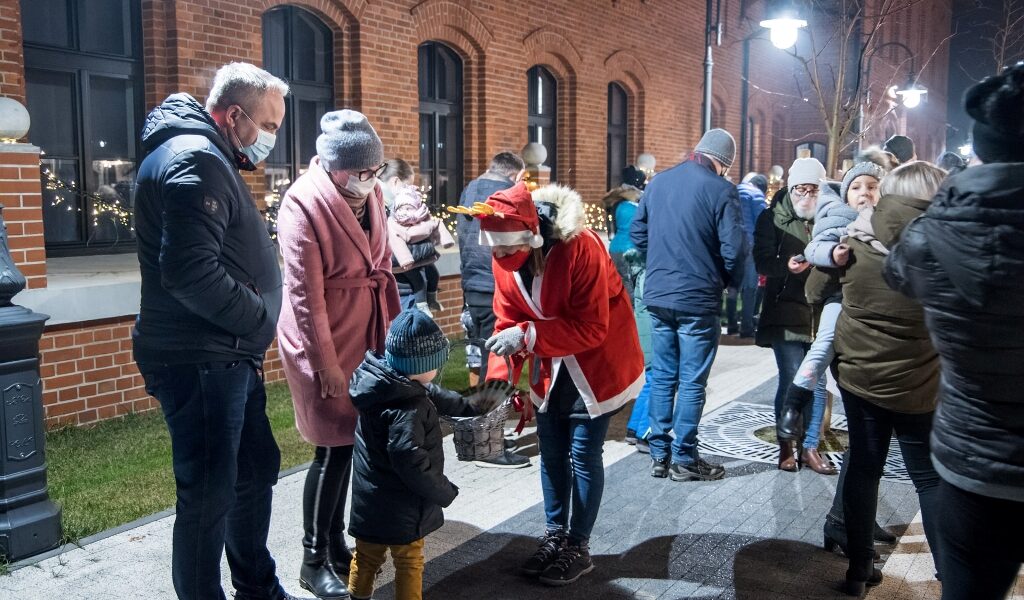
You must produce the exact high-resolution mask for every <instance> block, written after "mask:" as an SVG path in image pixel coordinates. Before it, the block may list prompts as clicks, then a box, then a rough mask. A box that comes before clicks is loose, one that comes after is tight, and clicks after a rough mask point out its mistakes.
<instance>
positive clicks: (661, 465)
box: [651, 458, 668, 479]
mask: <svg viewBox="0 0 1024 600" xmlns="http://www.w3.org/2000/svg"><path fill="white" fill-rule="evenodd" d="M651 477H658V478H659V479H660V478H665V477H668V459H667V458H666V459H665V460H658V459H656V458H652V459H651Z"/></svg>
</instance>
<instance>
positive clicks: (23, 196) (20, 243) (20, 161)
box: [0, 143, 46, 289]
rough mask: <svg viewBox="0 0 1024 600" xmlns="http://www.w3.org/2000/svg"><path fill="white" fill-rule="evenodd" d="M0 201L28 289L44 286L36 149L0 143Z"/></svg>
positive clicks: (41, 201) (39, 190) (42, 241)
mask: <svg viewBox="0 0 1024 600" xmlns="http://www.w3.org/2000/svg"><path fill="white" fill-rule="evenodd" d="M0 204H3V205H4V220H6V221H7V234H8V238H9V244H10V247H11V256H12V257H14V262H15V263H16V264H17V265H18V269H19V270H21V273H22V275H24V276H25V279H27V280H28V288H29V289H32V288H42V287H46V244H45V240H44V238H43V195H42V186H41V184H40V173H39V148H37V147H35V146H32V145H30V144H12V143H0Z"/></svg>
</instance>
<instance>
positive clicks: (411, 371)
mask: <svg viewBox="0 0 1024 600" xmlns="http://www.w3.org/2000/svg"><path fill="white" fill-rule="evenodd" d="M384 359H385V360H386V361H387V362H388V364H389V365H391V368H393V369H394V370H396V371H398V372H399V373H401V374H403V375H419V374H420V373H426V372H428V371H433V370H434V369H440V368H441V367H442V366H444V364H445V363H446V362H448V338H446V337H444V334H443V333H441V328H440V327H438V326H437V323H435V322H434V320H433V319H431V318H430V317H428V316H427V315H426V313H424V312H422V311H421V310H419V309H418V308H410V309H407V310H403V311H402V312H401V313H399V314H398V316H397V317H395V320H394V321H392V322H391V328H390V329H388V335H387V337H386V338H385V339H384Z"/></svg>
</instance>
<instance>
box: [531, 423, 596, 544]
mask: <svg viewBox="0 0 1024 600" xmlns="http://www.w3.org/2000/svg"><path fill="white" fill-rule="evenodd" d="M610 421H611V417H610V416H608V415H604V416H601V417H597V418H596V419H586V418H571V417H569V416H568V415H565V414H559V413H558V412H557V411H555V410H548V412H543V413H541V412H539V413H537V440H538V441H539V442H540V485H541V489H542V490H543V491H544V516H545V518H546V520H547V530H548V531H549V532H551V531H566V532H568V534H569V542H570V543H572V544H580V543H583V542H586V541H588V540H589V539H590V532H591V531H593V529H594V523H595V522H596V521H597V511H598V509H600V507H601V496H602V495H604V459H603V454H604V438H605V435H606V434H607V433H608V423H609V422H610ZM570 506H571V516H570Z"/></svg>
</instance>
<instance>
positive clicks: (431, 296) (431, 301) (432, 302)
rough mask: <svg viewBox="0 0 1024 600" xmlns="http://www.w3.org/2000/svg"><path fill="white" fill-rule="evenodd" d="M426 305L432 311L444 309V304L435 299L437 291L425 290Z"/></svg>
mask: <svg viewBox="0 0 1024 600" xmlns="http://www.w3.org/2000/svg"><path fill="white" fill-rule="evenodd" d="M427 306H429V307H430V310H432V311H434V312H442V311H443V310H444V305H443V304H441V303H440V302H438V301H437V292H427Z"/></svg>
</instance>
